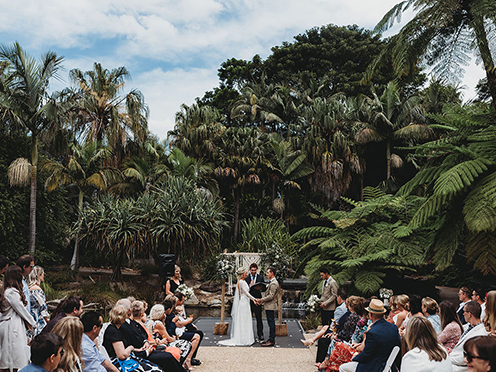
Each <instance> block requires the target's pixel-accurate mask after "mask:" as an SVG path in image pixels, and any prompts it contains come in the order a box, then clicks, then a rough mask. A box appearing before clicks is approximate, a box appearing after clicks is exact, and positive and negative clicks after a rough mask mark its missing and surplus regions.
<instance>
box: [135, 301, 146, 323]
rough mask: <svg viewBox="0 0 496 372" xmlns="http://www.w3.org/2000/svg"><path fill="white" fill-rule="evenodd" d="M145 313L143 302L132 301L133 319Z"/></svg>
mask: <svg viewBox="0 0 496 372" xmlns="http://www.w3.org/2000/svg"><path fill="white" fill-rule="evenodd" d="M144 312H145V304H144V303H143V301H133V319H135V320H136V319H137V318H138V317H139V316H140V315H141V314H142V313H144Z"/></svg>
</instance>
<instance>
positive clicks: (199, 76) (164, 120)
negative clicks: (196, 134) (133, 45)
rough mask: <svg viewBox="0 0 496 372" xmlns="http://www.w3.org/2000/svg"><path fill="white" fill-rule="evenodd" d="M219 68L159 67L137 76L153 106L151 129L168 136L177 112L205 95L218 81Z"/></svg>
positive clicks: (136, 83)
mask: <svg viewBox="0 0 496 372" xmlns="http://www.w3.org/2000/svg"><path fill="white" fill-rule="evenodd" d="M216 71H217V70H216V68H213V69H174V70H170V71H164V70H162V69H160V68H157V69H154V70H152V71H147V72H145V73H143V74H141V75H139V76H137V77H136V78H135V79H133V85H134V86H137V87H139V89H140V90H141V92H142V93H143V94H144V96H145V100H146V102H147V104H148V105H149V107H150V120H149V122H148V127H149V129H150V130H151V131H152V132H153V133H154V134H156V135H158V136H159V137H160V138H161V139H165V138H166V137H167V132H168V131H169V130H172V129H173V128H174V116H175V113H176V112H177V111H179V109H180V107H181V104H183V103H185V104H187V105H188V106H189V105H191V104H192V103H194V102H195V98H196V97H202V96H203V93H204V92H206V91H207V90H211V89H212V88H213V87H214V86H216V85H217V83H218V78H217V75H216Z"/></svg>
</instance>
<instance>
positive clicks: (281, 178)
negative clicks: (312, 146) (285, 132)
mask: <svg viewBox="0 0 496 372" xmlns="http://www.w3.org/2000/svg"><path fill="white" fill-rule="evenodd" d="M271 145H272V149H273V150H274V155H275V162H274V163H275V164H274V166H273V168H272V170H273V171H274V173H275V178H276V179H275V180H274V181H275V182H274V186H275V184H276V182H280V183H281V184H282V185H281V188H280V198H279V199H278V200H279V203H276V201H275V200H274V203H275V204H274V205H275V206H276V205H279V208H278V209H279V210H278V211H279V213H280V214H281V219H283V215H284V209H285V205H286V200H285V199H284V190H285V189H298V190H301V186H300V184H299V183H298V182H297V180H299V179H300V178H303V177H306V176H308V175H310V174H312V173H313V172H314V168H313V167H312V166H311V165H309V164H308V163H307V162H306V154H305V153H303V152H302V151H301V150H296V151H295V150H293V149H292V147H291V143H290V142H288V141H283V140H280V141H277V140H272V142H271Z"/></svg>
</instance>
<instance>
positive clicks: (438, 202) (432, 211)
mask: <svg viewBox="0 0 496 372" xmlns="http://www.w3.org/2000/svg"><path fill="white" fill-rule="evenodd" d="M447 201H448V199H447V197H446V195H432V196H431V197H429V199H427V201H426V202H425V203H424V204H423V205H422V206H421V207H420V208H419V210H418V211H417V212H416V213H415V215H414V216H413V218H412V220H411V221H410V223H409V224H408V227H409V228H410V229H413V230H415V229H418V228H419V227H420V226H422V225H424V224H425V223H426V222H427V220H428V219H429V218H430V217H432V216H434V215H436V214H438V213H439V212H440V211H441V209H442V208H443V207H444V205H445V204H446V202H447Z"/></svg>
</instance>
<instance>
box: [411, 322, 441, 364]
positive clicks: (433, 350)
mask: <svg viewBox="0 0 496 372" xmlns="http://www.w3.org/2000/svg"><path fill="white" fill-rule="evenodd" d="M404 339H405V343H406V348H405V351H404V354H405V353H406V352H407V351H409V350H411V349H414V348H416V347H418V348H419V349H420V350H423V351H425V352H426V353H427V354H428V355H429V360H435V361H436V362H440V361H442V360H444V359H446V358H447V357H448V354H447V353H446V351H445V350H444V349H443V348H442V347H441V346H440V345H439V343H438V342H437V335H436V331H434V327H432V324H431V322H430V321H429V320H428V319H427V318H425V317H423V316H418V315H416V316H413V317H411V318H410V320H409V321H408V323H407V325H406V331H405V336H404ZM404 354H403V355H404Z"/></svg>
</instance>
